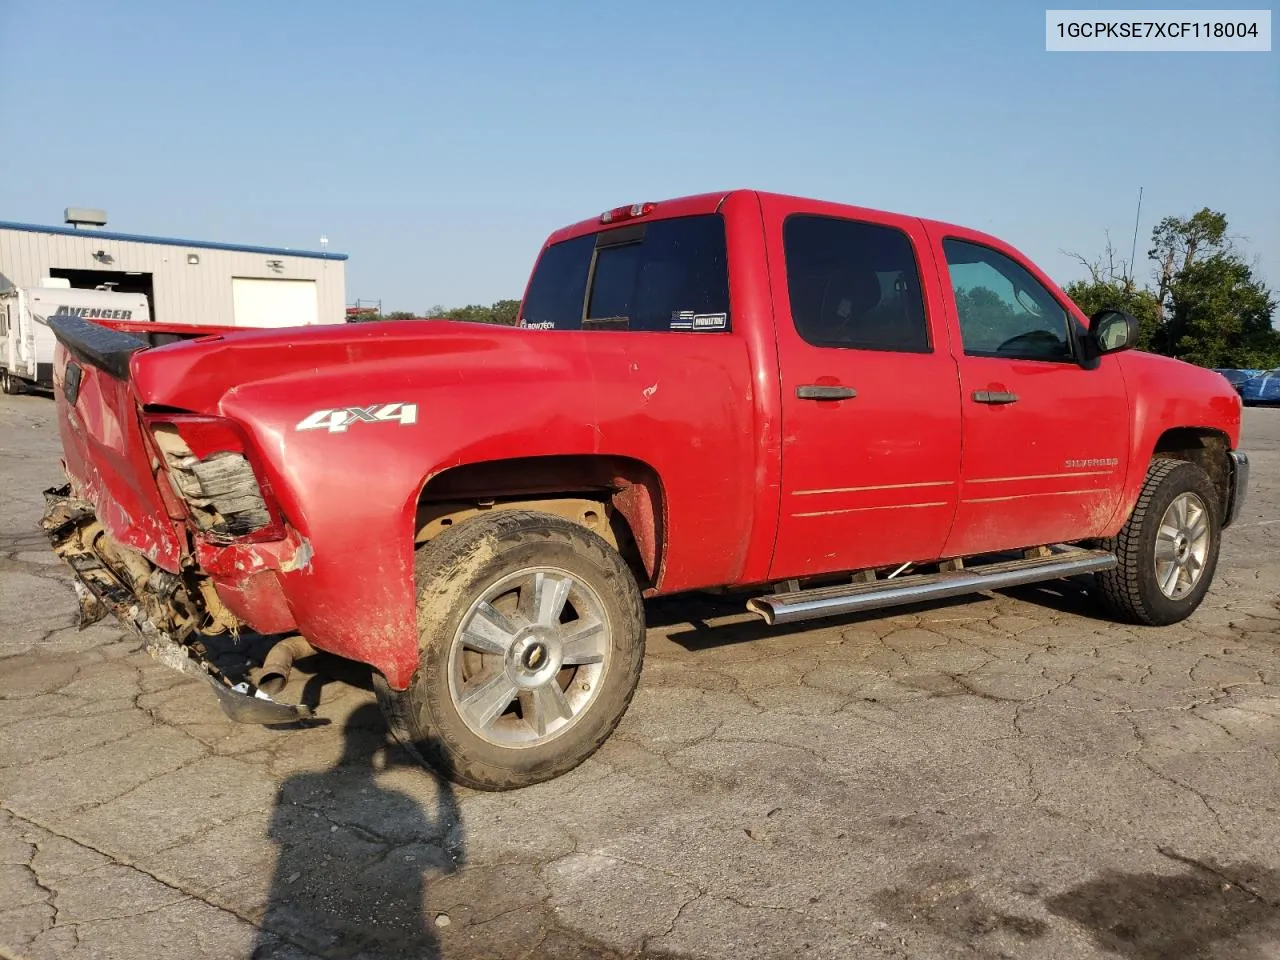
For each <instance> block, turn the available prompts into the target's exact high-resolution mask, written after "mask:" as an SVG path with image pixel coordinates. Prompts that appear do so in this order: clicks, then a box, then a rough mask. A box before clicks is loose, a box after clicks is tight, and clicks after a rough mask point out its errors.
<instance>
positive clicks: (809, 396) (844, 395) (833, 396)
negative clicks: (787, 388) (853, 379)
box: [796, 383, 858, 400]
mask: <svg viewBox="0 0 1280 960" xmlns="http://www.w3.org/2000/svg"><path fill="white" fill-rule="evenodd" d="M857 395H858V391H857V390H855V389H853V387H834V386H829V385H827V384H825V383H806V384H805V385H804V386H800V387H796V396H797V397H798V398H799V399H801V400H852V399H853V398H854V397H856V396H857Z"/></svg>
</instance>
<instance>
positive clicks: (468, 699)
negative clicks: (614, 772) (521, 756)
mask: <svg viewBox="0 0 1280 960" xmlns="http://www.w3.org/2000/svg"><path fill="white" fill-rule="evenodd" d="M609 641H610V637H609V628H608V625H607V623H606V620H605V613H604V603H603V602H602V601H601V599H600V597H599V596H598V595H597V594H596V592H595V591H594V590H593V589H592V588H591V587H589V586H587V585H586V584H585V583H583V582H582V581H580V580H578V579H577V578H575V577H574V576H573V575H572V574H570V573H568V572H567V571H564V570H559V569H556V568H553V567H531V568H528V569H525V570H518V571H516V572H515V573H513V574H510V575H509V576H506V577H504V578H503V579H501V580H499V581H498V582H497V583H496V584H494V585H493V586H492V587H490V588H489V589H488V590H486V591H485V593H484V594H483V595H482V596H481V597H480V599H478V600H477V601H476V602H475V603H473V604H472V605H471V607H470V609H469V610H467V613H466V615H465V616H464V617H463V618H462V622H461V624H460V625H459V627H458V630H457V632H456V633H455V634H454V637H453V643H452V646H451V648H450V651H449V695H450V696H451V697H452V699H453V705H454V707H455V709H457V711H458V715H459V716H460V717H461V718H462V721H463V722H464V723H465V724H466V725H467V727H468V728H470V730H471V731H472V732H473V733H475V734H476V735H477V736H479V737H481V738H483V739H485V740H487V741H489V742H490V743H493V744H496V745H498V746H501V747H515V748H522V747H534V746H538V745H540V744H543V743H545V742H547V741H548V740H551V739H553V738H554V737H557V736H559V735H560V734H561V733H563V732H564V731H565V730H567V729H568V728H569V727H570V726H571V725H572V724H573V723H574V722H575V721H576V720H577V719H578V718H579V717H581V716H582V715H583V714H584V713H585V712H586V711H587V709H588V708H589V707H590V706H591V704H592V702H593V701H594V700H595V698H596V695H597V694H598V693H599V691H600V688H601V686H602V685H603V680H604V675H605V672H606V671H607V670H608V669H609V649H610V642H609Z"/></svg>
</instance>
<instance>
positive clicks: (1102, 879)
mask: <svg viewBox="0 0 1280 960" xmlns="http://www.w3.org/2000/svg"><path fill="white" fill-rule="evenodd" d="M1161 853H1163V854H1164V856H1166V857H1168V858H1169V859H1171V860H1175V861H1179V862H1181V863H1183V864H1185V866H1186V869H1184V871H1183V872H1181V873H1176V874H1168V873H1124V872H1121V871H1118V870H1107V871H1104V872H1103V873H1101V874H1099V875H1098V876H1096V877H1094V878H1093V879H1092V880H1089V881H1087V882H1085V883H1082V884H1080V885H1079V886H1077V887H1074V888H1072V889H1070V890H1067V891H1065V892H1064V893H1061V894H1059V895H1057V896H1055V897H1052V898H1050V899H1048V900H1047V901H1046V902H1045V905H1046V906H1047V907H1048V909H1049V912H1050V913H1052V914H1054V915H1056V916H1059V917H1064V918H1066V919H1068V920H1072V921H1074V922H1075V923H1078V924H1079V925H1080V926H1082V927H1084V928H1085V929H1086V930H1088V931H1089V932H1090V934H1091V935H1092V937H1093V940H1094V943H1095V944H1096V945H1097V946H1098V947H1100V948H1101V949H1103V950H1105V951H1107V952H1108V953H1111V954H1115V955H1118V956H1121V957H1126V958H1128V960H1165V958H1172V957H1177V958H1178V960H1230V958H1238V960H1245V958H1248V960H1254V958H1257V960H1261V958H1263V957H1270V956H1274V953H1273V952H1272V951H1273V950H1274V946H1275V942H1276V941H1275V938H1276V936H1277V935H1278V934H1280V871H1277V870H1275V869H1273V868H1272V867H1269V866H1266V865H1264V864H1260V863H1236V864H1233V865H1231V866H1220V865H1218V864H1214V863H1208V862H1201V861H1198V860H1194V859H1192V858H1190V857H1184V856H1180V855H1178V854H1174V853H1171V852H1167V851H1165V850H1161Z"/></svg>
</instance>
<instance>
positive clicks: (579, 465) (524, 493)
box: [414, 456, 665, 589]
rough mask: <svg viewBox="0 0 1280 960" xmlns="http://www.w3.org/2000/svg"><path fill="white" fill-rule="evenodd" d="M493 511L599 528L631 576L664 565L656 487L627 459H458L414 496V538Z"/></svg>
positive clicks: (647, 472) (645, 577) (647, 578)
mask: <svg viewBox="0 0 1280 960" xmlns="http://www.w3.org/2000/svg"><path fill="white" fill-rule="evenodd" d="M493 510H537V511H541V512H543V513H550V514H553V515H555V516H558V517H563V518H565V519H566V520H570V521H572V522H574V523H577V524H581V525H582V526H584V527H586V528H587V529H589V530H592V531H593V532H595V533H597V534H599V535H600V536H601V537H602V538H604V540H605V541H606V542H607V543H609V545H610V546H612V547H613V548H614V549H615V550H617V551H618V553H619V554H621V555H622V558H623V560H625V561H626V563H627V565H628V566H629V567H630V568H631V570H632V572H633V573H634V574H635V577H636V581H637V583H638V584H639V585H640V587H641V589H648V588H650V587H653V586H655V585H656V584H657V581H658V579H659V576H660V571H661V563H662V549H661V548H662V542H663V529H664V523H663V518H664V516H665V509H664V504H663V499H662V486H661V482H660V481H659V479H658V475H657V472H656V471H655V470H654V469H653V468H652V467H650V466H649V465H648V464H646V463H643V462H641V461H639V460H632V459H630V458H627V457H601V456H564V457H520V458H513V459H510V460H487V461H483V462H480V463H470V464H464V465H462V466H459V467H453V468H452V469H449V470H445V471H443V472H442V473H438V474H436V475H435V476H433V477H431V478H430V479H429V480H428V481H427V482H426V484H425V485H424V486H423V488H422V491H421V493H420V494H419V496H418V505H417V514H416V518H415V523H414V543H415V545H421V544H423V543H427V542H428V541H430V540H432V539H434V538H435V537H436V536H438V535H439V534H440V533H441V532H443V531H444V530H447V529H449V528H450V527H452V526H454V525H456V524H459V523H462V522H464V521H465V520H468V519H470V518H471V517H474V516H478V515H480V514H482V513H487V512H490V511H493Z"/></svg>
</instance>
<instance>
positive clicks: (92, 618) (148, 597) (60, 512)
mask: <svg viewBox="0 0 1280 960" xmlns="http://www.w3.org/2000/svg"><path fill="white" fill-rule="evenodd" d="M45 502H46V508H45V515H44V519H43V520H42V521H41V526H42V527H43V528H44V530H45V531H46V532H47V533H48V534H49V539H50V542H51V543H52V545H53V552H54V553H55V554H57V555H58V556H59V557H61V558H62V559H63V560H64V561H65V562H66V563H67V565H68V566H69V567H71V569H72V570H73V571H74V572H75V574H76V595H77V597H78V598H79V601H80V626H81V627H82V628H83V627H85V626H88V625H89V624H91V623H95V622H97V621H98V620H101V619H102V618H103V617H104V616H105V615H106V614H107V613H108V612H110V613H113V614H115V616H116V618H117V619H118V620H119V621H120V622H121V623H122V624H124V625H125V626H126V627H128V628H129V630H130V631H132V632H133V634H134V635H135V636H137V637H138V639H140V640H141V641H142V646H143V649H145V650H146V651H147V653H149V654H150V655H151V656H153V657H155V658H156V659H157V660H159V661H160V662H161V663H163V664H164V665H165V666H168V667H171V668H173V669H175V670H178V671H180V672H182V673H187V674H191V675H192V676H199V677H203V678H205V679H206V680H208V681H209V682H210V684H211V685H212V686H213V688H214V692H215V693H216V694H217V697H218V703H219V704H220V705H221V706H222V709H223V711H224V712H225V713H226V714H227V716H229V717H230V718H231V719H233V720H238V721H241V722H248V723H291V722H294V721H297V720H301V719H304V718H306V717H309V716H311V714H312V710H311V708H310V707H308V706H305V705H303V704H288V703H280V702H278V701H276V700H273V699H272V698H271V697H270V695H268V694H267V693H265V692H264V691H262V690H259V689H258V688H257V687H255V686H254V685H253V684H251V683H248V682H240V683H233V682H232V681H231V679H230V678H228V677H227V676H226V675H225V674H224V673H223V672H222V671H221V670H219V669H218V667H217V666H216V665H214V664H213V663H212V661H210V659H209V658H208V656H207V654H206V651H205V648H204V644H203V642H202V639H201V638H202V637H203V636H205V635H206V632H207V629H208V627H210V626H215V627H216V626H222V627H223V629H225V628H226V625H227V621H226V617H228V616H230V614H229V612H226V613H223V612H222V611H211V610H210V609H209V606H208V604H207V603H206V602H205V594H204V592H203V591H202V590H201V589H200V586H201V585H203V584H205V583H208V580H207V578H200V581H199V582H198V584H197V586H196V588H195V589H194V590H193V589H191V587H190V586H189V585H188V584H187V583H186V582H185V581H184V580H183V578H182V577H179V576H175V575H173V574H171V573H168V572H166V571H164V570H161V569H160V568H158V567H152V566H150V565H149V563H148V561H147V560H146V559H145V558H143V557H142V556H141V555H140V554H136V553H131V552H130V551H127V550H124V549H123V548H120V547H119V546H118V545H115V544H112V543H111V541H110V540H109V538H108V537H107V536H106V534H105V532H104V531H103V529H102V525H101V524H100V523H99V521H98V519H97V517H96V515H95V514H94V511H93V505H92V504H90V503H89V502H88V501H85V500H79V499H77V498H75V497H73V496H72V495H71V487H70V485H67V486H64V487H59V488H55V489H50V490H46V491H45ZM213 595H214V596H215V597H216V593H215V594H213ZM223 611H225V607H224V608H223Z"/></svg>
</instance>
